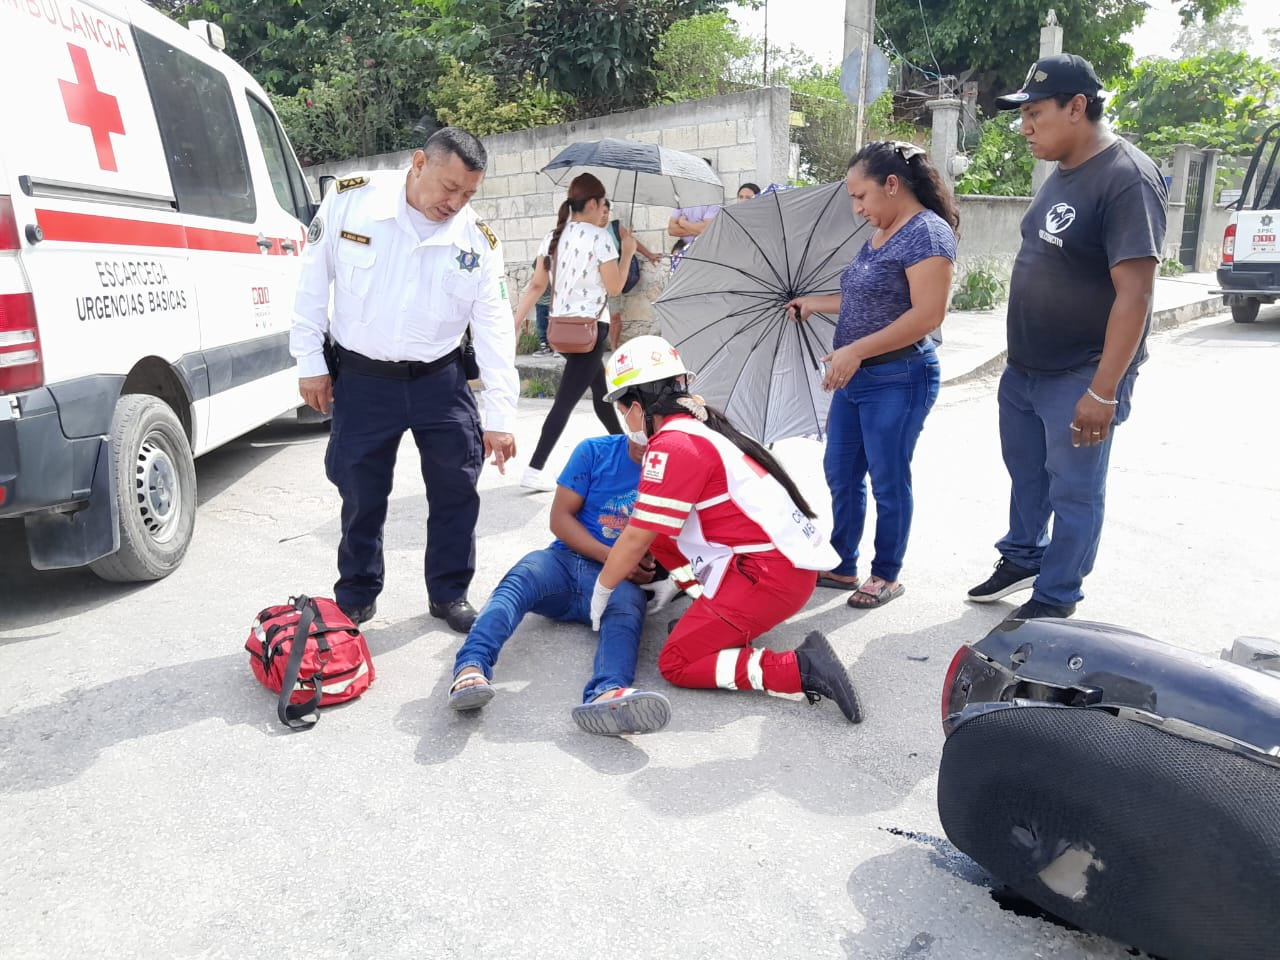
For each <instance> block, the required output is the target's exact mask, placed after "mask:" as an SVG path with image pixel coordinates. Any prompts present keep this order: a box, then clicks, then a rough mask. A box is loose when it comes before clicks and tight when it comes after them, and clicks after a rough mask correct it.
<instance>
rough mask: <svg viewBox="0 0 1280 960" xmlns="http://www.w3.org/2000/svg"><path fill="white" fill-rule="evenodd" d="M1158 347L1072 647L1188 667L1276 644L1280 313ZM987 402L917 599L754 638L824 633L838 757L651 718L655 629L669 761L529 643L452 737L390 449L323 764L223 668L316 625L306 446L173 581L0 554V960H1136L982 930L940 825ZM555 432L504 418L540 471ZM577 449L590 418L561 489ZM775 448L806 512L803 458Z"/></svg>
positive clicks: (514, 508)
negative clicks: (949, 686) (381, 586)
mask: <svg viewBox="0 0 1280 960" xmlns="http://www.w3.org/2000/svg"><path fill="white" fill-rule="evenodd" d="M1151 348H1152V359H1151V362H1150V363H1149V364H1148V365H1147V366H1146V367H1145V368H1144V369H1143V372H1142V374H1141V376H1140V378H1139V383H1138V387H1137V391H1136V395H1135V404H1134V412H1133V416H1132V418H1131V420H1130V421H1129V423H1128V424H1126V425H1125V426H1124V427H1122V428H1121V430H1120V434H1119V437H1118V439H1117V443H1116V447H1115V451H1114V455H1113V461H1112V463H1113V466H1112V473H1111V486H1110V497H1109V503H1108V517H1107V526H1106V530H1105V533H1104V536H1103V542H1102V548H1101V551H1100V555H1099V559H1098V564H1097V568H1096V570H1095V572H1094V573H1093V575H1092V577H1090V579H1089V580H1088V582H1087V583H1086V591H1087V593H1088V597H1087V599H1086V600H1085V601H1084V603H1082V604H1081V606H1080V610H1079V613H1078V616H1080V617H1083V618H1087V619H1093V620H1101V621H1106V622H1111V623H1116V624H1121V625H1124V626H1127V627H1130V628H1133V629H1137V630H1139V631H1141V632H1144V633H1147V634H1149V635H1152V636H1155V637H1159V638H1163V639H1166V640H1169V641H1172V642H1175V643H1178V644H1181V645H1184V646H1187V647H1191V648H1194V649H1196V650H1201V651H1204V652H1208V653H1216V652H1217V651H1218V650H1219V649H1221V648H1222V647H1223V646H1227V645H1229V644H1230V642H1231V640H1232V639H1233V638H1234V637H1235V636H1237V635H1241V634H1252V635H1263V636H1265V635H1269V634H1270V635H1275V634H1276V633H1277V632H1278V629H1280V628H1277V616H1276V614H1277V609H1276V599H1275V598H1276V589H1275V584H1276V583H1277V582H1278V581H1280V551H1277V550H1276V549H1275V544H1276V542H1277V538H1278V534H1280V496H1278V495H1277V494H1278V493H1280V479H1278V478H1277V471H1276V465H1277V463H1280V457H1278V456H1277V452H1276V449H1275V445H1276V437H1277V430H1276V427H1275V422H1274V420H1275V392H1274V387H1273V384H1274V383H1275V382H1276V376H1277V367H1278V366H1280V308H1277V307H1272V308H1266V309H1264V311H1263V313H1262V317H1261V318H1260V321H1259V322H1258V323H1256V324H1254V325H1251V326H1243V325H1237V324H1233V323H1232V322H1231V320H1230V318H1229V316H1226V315H1219V316H1216V317H1213V318H1209V319H1207V320H1202V321H1198V322H1196V323H1193V324H1191V325H1188V326H1185V327H1182V328H1179V329H1176V330H1171V331H1167V332H1165V333H1161V334H1159V335H1157V336H1156V337H1154V338H1153V341H1152V344H1151ZM943 362H944V364H945V363H946V355H945V352H944V354H943ZM994 387H995V381H994V379H986V380H981V381H976V382H971V383H967V384H964V385H958V386H953V387H947V388H945V389H944V390H943V393H942V397H941V400H940V401H939V404H938V406H937V408H936V409H935V411H934V412H933V414H932V416H931V417H930V419H929V421H928V423H927V424H926V427H925V433H924V436H923V438H922V440H921V443H920V448H919V451H918V454H917V457H916V463H915V475H916V499H917V513H916V519H915V525H914V532H913V540H912V543H911V548H910V551H909V553H908V557H907V567H906V570H905V571H904V574H903V581H904V582H905V583H906V584H907V591H906V593H905V594H904V595H903V596H902V597H900V598H899V599H897V600H895V601H894V602H893V603H892V604H890V605H888V606H886V607H884V608H882V609H878V610H873V611H868V612H861V613H855V612H853V611H850V610H849V609H848V608H847V607H846V606H845V595H844V594H840V593H833V592H829V591H819V592H818V593H817V594H816V595H815V597H814V598H813V600H812V601H811V602H810V604H809V605H808V607H807V608H806V609H805V610H804V611H803V612H802V613H801V614H800V615H799V616H798V617H797V618H795V620H794V621H793V622H791V623H789V624H786V625H784V626H783V627H781V628H779V629H778V630H776V631H774V632H773V633H771V634H770V635H768V636H767V637H766V638H765V642H766V643H767V644H768V645H770V646H772V647H775V648H781V649H786V648H790V647H792V646H795V645H796V644H797V643H798V642H799V641H800V640H801V639H802V638H803V636H804V634H805V633H806V632H807V631H808V630H810V629H813V628H818V629H821V630H824V631H825V632H826V633H827V634H828V635H829V636H830V637H831V639H832V642H833V644H834V645H835V647H836V649H837V650H838V651H839V652H840V654H841V656H842V657H843V659H844V660H845V662H846V663H847V664H848V665H849V666H850V667H851V669H852V672H853V675H854V677H855V680H856V683H857V685H858V687H859V689H860V691H861V695H862V699H863V701H864V704H865V705H866V709H867V712H868V719H867V722H866V723H864V724H863V725H861V726H858V727H854V726H850V725H849V724H847V723H846V722H845V721H844V720H843V718H842V717H841V716H840V714H839V712H838V711H837V710H836V708H835V707H834V705H832V704H830V703H822V704H819V705H817V706H810V705H808V704H805V703H803V702H800V703H797V702H792V701H786V700H781V699H776V698H772V697H766V696H762V695H758V694H751V693H728V692H720V691H693V690H681V689H674V688H671V687H670V686H669V685H667V684H666V683H665V681H663V680H662V678H661V677H660V676H659V675H658V673H657V669H656V658H657V653H658V650H659V649H660V646H661V643H662V640H663V638H664V636H665V632H666V623H667V620H668V619H670V616H669V615H668V614H667V613H665V612H664V613H663V614H660V615H658V616H656V617H654V618H652V619H651V620H650V622H649V623H648V624H646V628H645V634H644V644H643V649H642V651H641V664H640V671H639V676H638V677H637V686H641V687H651V688H654V689H658V690H661V691H663V692H664V693H666V694H667V695H668V696H669V697H670V699H671V703H672V707H673V718H672V722H671V724H670V726H669V727H668V728H667V729H666V730H665V731H663V732H661V733H659V734H655V735H652V736H648V737H635V738H630V739H607V738H595V737H591V736H589V735H586V734H583V733H581V732H579V731H578V729H577V728H576V727H575V726H574V724H573V722H572V721H571V719H570V717H569V710H570V708H571V707H573V706H574V705H575V704H576V703H577V702H578V700H579V696H580V691H581V688H582V685H583V683H584V682H585V680H586V678H587V676H588V672H589V668H590V661H591V657H592V653H593V650H594V635H593V634H592V633H591V632H590V631H589V629H588V628H586V627H577V626H562V625H553V624H551V623H549V622H548V621H544V620H542V619H540V618H538V617H535V616H531V617H529V618H528V619H527V621H526V622H525V624H524V625H523V626H522V627H521V629H520V631H519V632H518V633H517V634H516V636H515V637H514V638H513V639H512V641H511V642H510V643H509V644H508V646H507V648H506V650H505V651H504V653H503V656H502V659H501V661H500V662H499V664H498V667H497V671H496V682H497V687H498V695H497V697H496V698H495V700H494V701H493V702H492V703H491V704H490V705H489V706H488V707H487V708H486V709H485V710H484V711H483V713H482V714H481V715H479V716H477V717H469V716H459V715H455V714H453V713H452V712H450V711H449V710H448V709H447V708H446V706H445V697H446V692H447V688H448V683H449V674H450V668H451V666H452V662H453V655H454V652H455V651H456V649H457V647H458V644H459V642H460V639H461V638H459V637H458V636H456V635H454V634H452V633H451V632H450V631H449V630H448V629H447V628H446V627H445V626H444V624H443V623H442V622H441V621H438V620H434V619H432V618H431V617H430V616H428V615H427V614H426V594H425V589H424V587H423V583H422V572H421V571H422V545H423V541H424V537H425V514H426V507H425V502H424V499H423V497H422V493H421V480H420V479H419V477H418V476H417V474H416V457H415V456H414V455H413V450H412V446H411V445H410V444H407V445H406V447H405V448H404V449H403V451H402V456H401V463H400V465H399V468H398V470H397V477H396V488H395V491H394V494H393V501H392V504H391V512H390V519H389V521H388V525H387V533H386V548H387V562H388V570H389V576H388V584H387V588H386V591H385V592H384V594H383V596H382V597H381V598H380V599H379V601H378V606H379V615H378V617H377V618H376V619H375V620H374V621H373V622H371V623H370V624H369V625H367V629H366V633H367V636H368V638H369V643H370V647H371V648H372V651H373V655H374V658H375V663H376V668H377V681H376V682H375V683H374V685H373V687H372V688H371V689H370V691H369V692H368V693H367V694H366V695H365V696H364V697H363V698H362V699H360V700H358V701H356V702H355V703H352V704H350V705H347V706H345V707H341V708H335V709H332V710H329V711H327V712H326V713H325V715H324V717H323V718H322V720H321V721H320V724H319V725H318V727H316V728H315V729H313V730H310V731H307V732H301V733H290V732H287V731H285V730H284V729H283V728H281V727H280V726H279V724H278V723H277V721H276V719H275V709H274V702H273V698H272V697H271V696H270V695H269V694H268V693H267V692H266V691H265V690H263V689H262V688H261V687H259V686H258V685H257V683H256V682H255V681H254V679H253V677H252V675H251V673H250V670H249V665H248V655H247V654H246V653H245V652H244V650H243V644H244V641H245V638H246V636H247V633H248V628H249V624H250V622H251V621H252V619H253V617H254V615H255V614H256V612H257V611H258V610H259V609H260V608H262V607H264V606H266V605H268V604H271V603H276V602H281V601H283V600H284V599H285V598H286V597H287V596H288V595H289V594H291V593H294V592H298V591H305V592H308V593H316V594H321V595H328V594H330V593H331V584H332V580H333V578H334V555H335V549H336V545H337V541H338V521H337V513H338V498H337V496H336V494H335V493H334V491H333V489H332V488H331V487H330V485H329V484H328V482H327V481H326V480H325V477H324V472H323V466H322V454H323V450H324V445H325V442H326V435H325V433H324V432H323V431H317V429H316V428H315V427H310V428H307V427H300V426H298V425H297V424H295V423H292V422H287V421H282V422H277V423H273V424H271V425H268V426H266V427H264V428H262V429H260V430H258V431H256V432H255V433H253V434H252V435H251V436H249V437H246V438H244V439H242V440H240V441H237V442H235V443H233V444H231V445H229V446H227V447H225V448H223V449H221V450H218V451H216V452H214V453H212V454H210V455H208V456H206V457H204V458H203V459H202V460H201V461H199V463H198V473H199V484H200V500H201V507H200V513H199V519H198V521H197V528H196V538H195V541H194V543H193V545H192V548H191V551H190V553H189V555H188V557H187V560H186V562H185V564H184V565H183V566H182V567H181V568H180V569H179V570H178V572H177V573H175V574H174V575H173V576H171V577H169V578H168V579H167V580H164V581H162V582H158V583H154V584H147V585H141V586H121V585H115V584H107V583H102V582H99V581H97V580H96V579H95V578H94V577H93V576H92V575H91V574H89V573H87V572H81V571H73V572H52V573H35V572H32V571H31V570H30V569H29V568H27V567H26V565H25V561H24V558H23V556H22V554H21V549H20V547H21V544H20V540H21V528H20V527H18V526H15V525H14V524H3V525H0V547H2V548H3V549H2V551H0V552H2V553H3V556H2V557H0V676H3V678H4V686H3V694H0V795H2V797H3V801H2V802H3V817H2V818H0V906H2V909H0V944H3V947H2V948H0V954H3V956H4V957H6V958H12V960H19V958H23V960H25V958H64V957H65V958H77V960H79V958H85V957H91V958H100V957H101V958H127V957H145V958H151V957H155V958H209V960H212V958H234V960H248V958H259V957H261V958H273V960H277V958H281V957H298V958H303V957H305V958H331V957H332V958H378V960H384V958H386V960H390V958H402V957H403V958H415V960H419V958H437V957H468V958H471V957H500V958H508V957H510V958H526V957H528V958H535V957H536V958H542V957H557V958H576V957H589V956H599V955H613V956H624V957H672V958H703V957H706V958H722V957H725V958H728V957H732V958H744V960H745V958H775V957H805V958H814V957H847V958H853V960H864V958H867V960H878V958H886V960H897V958H927V960H969V958H973V960H979V958H982V960H989V958H1001V960H1023V958H1026V960H1031V958H1042V957H1043V958H1050V957H1052V958H1062V960H1068V958H1070V960H1075V958H1086V957H1087V958H1114V960H1121V958H1127V957H1129V956H1130V954H1129V953H1128V951H1127V950H1126V949H1125V947H1124V946H1123V945H1119V944H1115V943H1112V942H1109V941H1106V940H1101V939H1098V938H1095V937H1091V936H1089V935H1086V934H1082V933H1078V932H1074V931H1069V930H1066V929H1063V928H1061V927H1059V926H1056V925H1054V924H1052V923H1050V922H1047V921H1046V920H1044V919H1041V918H1038V917H1034V916H1023V915H1020V914H1019V913H1018V912H1016V911H1010V910H1006V909H1002V908H1001V906H1000V905H999V904H998V903H997V902H996V900H995V899H994V898H993V896H992V893H993V891H992V884H991V881H990V880H989V878H987V877H986V875H985V874H984V873H983V871H982V870H981V869H980V868H979V867H977V866H976V865H975V864H973V863H971V862H970V861H968V860H967V859H966V858H964V857H963V856H961V855H959V854H958V853H957V852H956V851H955V850H954V849H953V848H951V847H950V845H949V844H948V843H947V842H946V840H945V839H943V835H942V830H941V827H940V825H939V823H938V819H937V814H936V810H935V791H936V771H937V765H938V760H939V756H940V752H941V748H942V733H941V729H940V725H939V693H940V688H941V683H942V678H943V674H944V672H945V670H946V667H947V664H948V662H949V660H950V658H951V655H952V653H953V652H954V651H955V649H956V648H957V647H958V646H960V645H961V644H963V643H966V642H970V641H974V640H977V639H978V638H980V637H982V636H983V635H984V634H985V633H986V631H987V630H989V629H990V628H991V627H992V626H993V625H994V624H995V623H997V622H998V621H999V620H1000V619H1001V618H1002V617H1003V616H1004V615H1005V614H1006V613H1008V612H1009V610H1010V609H1012V606H1013V603H1012V601H1015V600H1020V599H1025V595H1022V596H1017V597H1013V598H1010V601H1011V602H1009V603H1005V602H1002V603H997V604H990V605H986V606H975V605H971V604H967V603H966V602H965V601H964V593H965V590H966V589H967V588H968V587H970V586H972V585H973V584H975V583H977V582H979V581H981V580H983V579H984V578H985V577H986V576H987V573H988V572H989V570H990V567H991V564H992V563H993V562H994V561H995V559H996V554H995V551H994V549H993V548H992V544H993V543H994V541H995V540H996V539H997V538H998V537H999V536H1000V535H1001V534H1002V533H1003V532H1004V519H1005V515H1006V509H1007V506H1006V503H1007V501H1006V498H1007V489H1008V488H1007V478H1006V477H1005V474H1004V471H1003V467H1002V465H1001V462H1000V455H999V448H998V440H997V436H996V404H995V396H994ZM548 406H549V404H548V403H547V402H545V401H528V402H523V403H522V405H521V414H520V423H519V428H518V433H517V436H518V442H519V445H520V449H521V451H523V453H524V454H525V455H527V453H528V452H530V451H531V450H532V449H533V446H534V443H535V441H536V437H537V431H538V428H539V426H540V424H541V419H542V416H543V415H544V413H545V411H546V409H547V408H548ZM1064 426H1065V425H1064ZM597 429H598V425H596V424H595V422H594V420H593V418H592V417H591V416H590V413H589V410H588V409H587V408H586V407H585V406H584V407H583V408H581V410H580V412H578V413H577V414H576V415H575V417H574V419H573V421H572V422H571V424H570V428H569V431H568V432H567V434H566V437H565V439H564V441H563V442H562V446H561V449H560V450H559V451H557V454H556V455H555V456H554V457H553V459H552V464H551V466H552V467H553V468H555V469H558V467H559V466H560V465H562V464H563V462H564V457H565V456H566V455H567V453H568V450H569V449H570V448H571V447H572V445H573V443H575V442H576V441H577V440H578V439H580V438H581V437H583V436H587V435H589V434H590V433H591V432H594V431H596V430H597ZM783 448H784V453H785V457H786V460H787V462H788V463H789V464H791V465H793V467H794V469H795V471H796V473H797V474H798V475H801V476H802V477H803V483H804V485H805V487H806V489H807V490H810V491H815V494H814V498H815V499H819V500H820V499H821V490H822V481H821V473H820V469H819V468H818V462H819V461H818V451H817V447H816V444H813V443H811V442H807V441H789V442H788V443H786V444H784V445H783ZM523 464H524V461H523V459H522V460H520V461H519V462H518V463H517V464H515V465H514V467H513V469H512V470H510V471H509V472H508V475H507V476H506V477H500V476H499V475H498V474H497V472H496V470H495V469H494V468H492V467H487V468H486V473H485V476H484V479H483V481H482V489H483V506H482V513H481V522H480V528H479V546H478V551H479V562H480V566H479V570H478V572H477V575H476V579H475V583H474V585H473V588H472V594H471V596H472V599H473V601H475V602H476V603H477V605H479V604H480V603H482V602H483V601H484V599H485V598H486V597H487V596H488V594H489V592H490V591H491V589H492V588H493V586H494V585H495V584H496V583H497V581H498V580H499V578H500V577H501V576H502V574H503V573H504V572H505V571H506V570H507V568H508V567H509V566H510V565H511V564H512V563H513V562H514V561H515V560H517V559H518V558H519V557H520V556H521V555H522V554H523V553H524V552H526V551H527V550H530V549H534V548H537V547H541V546H544V545H546V543H548V542H549V541H550V534H549V533H548V530H547V519H548V511H549V505H550V502H551V496H550V495H549V494H529V493H526V492H524V491H522V490H520V489H519V487H518V486H517V483H516V481H517V479H518V476H519V470H520V469H522V467H523ZM867 545H868V547H869V541H868V544H867ZM1224 789H1229V785H1224Z"/></svg>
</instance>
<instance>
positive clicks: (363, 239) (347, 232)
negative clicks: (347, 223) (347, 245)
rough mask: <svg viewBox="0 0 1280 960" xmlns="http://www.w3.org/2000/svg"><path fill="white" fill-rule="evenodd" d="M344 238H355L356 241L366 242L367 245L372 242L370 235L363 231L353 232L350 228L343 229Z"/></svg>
mask: <svg viewBox="0 0 1280 960" xmlns="http://www.w3.org/2000/svg"><path fill="white" fill-rule="evenodd" d="M342 239H343V240H354V241H355V242H356V243H362V244H364V245H365V246H366V247H367V246H368V245H369V242H370V241H369V238H368V237H366V236H365V235H364V234H363V233H352V232H351V231H350V230H343V231H342Z"/></svg>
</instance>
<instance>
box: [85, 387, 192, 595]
mask: <svg viewBox="0 0 1280 960" xmlns="http://www.w3.org/2000/svg"><path fill="white" fill-rule="evenodd" d="M111 453H112V468H113V469H114V471H115V486H116V504H117V507H118V509H119V521H118V523H119V528H120V549H119V550H117V551H116V552H115V553H113V554H110V555H109V556H106V557H103V558H102V559H101V560H96V561H94V562H93V564H92V565H91V568H92V570H93V572H94V573H96V574H97V575H98V576H99V577H101V578H102V579H104V580H112V581H118V582H136V581H142V580H159V579H160V578H162V577H165V576H168V575H169V574H170V573H172V572H173V571H174V570H175V569H177V567H178V565H179V564H181V563H182V559H183V557H184V556H186V552H187V547H188V545H189V544H190V543H191V536H192V533H193V532H194V530H195V515H196V473H195V462H194V460H193V458H192V455H191V447H190V445H189V444H188V442H187V435H186V433H185V431H184V430H183V429H182V424H181V423H179V421H178V418H177V416H175V415H174V412H173V410H171V409H170V407H169V405H168V404H166V403H165V402H164V401H163V400H161V399H160V398H158V397H153V396H150V395H147V394H126V395H124V396H122V397H121V398H120V400H119V401H118V402H117V404H116V409H115V414H114V416H113V417H112V421H111Z"/></svg>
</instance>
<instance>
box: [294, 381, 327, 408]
mask: <svg viewBox="0 0 1280 960" xmlns="http://www.w3.org/2000/svg"><path fill="white" fill-rule="evenodd" d="M298 393H299V394H300V395H301V396H302V400H303V402H304V403H306V405H307V406H308V407H310V408H311V409H312V410H315V411H318V412H319V413H328V412H329V408H330V407H331V406H333V378H332V377H330V376H329V375H328V374H327V373H322V374H320V376H318V377H299V378H298Z"/></svg>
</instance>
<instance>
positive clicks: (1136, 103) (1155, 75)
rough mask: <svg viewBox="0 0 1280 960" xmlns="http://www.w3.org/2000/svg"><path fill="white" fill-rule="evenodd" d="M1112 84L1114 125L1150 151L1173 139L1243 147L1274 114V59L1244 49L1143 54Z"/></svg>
mask: <svg viewBox="0 0 1280 960" xmlns="http://www.w3.org/2000/svg"><path fill="white" fill-rule="evenodd" d="M1114 87H1115V95H1114V97H1113V98H1112V101H1111V111H1112V115H1113V117H1114V120H1115V127H1116V129H1117V130H1118V131H1120V132H1122V133H1128V134H1132V135H1134V136H1135V137H1136V138H1137V142H1138V146H1139V147H1141V148H1142V149H1143V150H1145V151H1147V152H1148V153H1149V154H1151V155H1152V156H1154V157H1157V158H1159V157H1163V156H1166V155H1167V154H1168V153H1169V152H1170V151H1171V150H1172V148H1173V145H1174V144H1178V143H1190V144H1194V145H1196V146H1200V147H1205V148H1217V149H1220V150H1223V151H1225V152H1227V153H1228V154H1240V153H1249V152H1251V151H1252V149H1253V143H1254V141H1255V140H1256V138H1257V137H1258V136H1259V135H1260V134H1261V133H1262V130H1263V129H1264V128H1265V127H1266V126H1267V125H1268V124H1271V123H1275V122H1277V121H1280V67H1277V66H1276V65H1275V64H1272V63H1268V62H1267V61H1265V60H1261V59H1259V58H1257V57H1251V56H1249V55H1248V54H1246V53H1240V52H1234V51H1230V50H1215V51H1212V52H1210V53H1206V54H1204V55H1202V56H1198V57H1188V58H1186V59H1184V60H1164V59H1160V58H1151V59H1147V60H1142V61H1140V62H1139V63H1138V64H1137V65H1136V66H1135V67H1134V69H1133V70H1132V72H1131V73H1129V74H1128V75H1127V76H1124V77H1122V78H1121V79H1119V80H1117V81H1115V82H1114Z"/></svg>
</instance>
